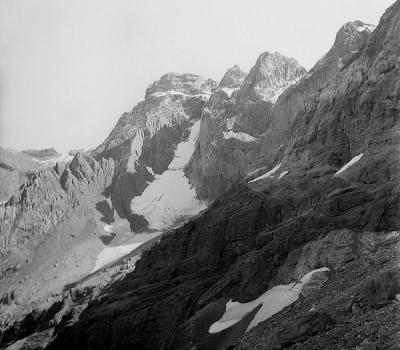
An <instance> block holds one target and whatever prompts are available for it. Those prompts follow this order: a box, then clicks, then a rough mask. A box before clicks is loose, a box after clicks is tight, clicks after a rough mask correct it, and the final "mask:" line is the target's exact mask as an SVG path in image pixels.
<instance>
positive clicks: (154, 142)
mask: <svg viewBox="0 0 400 350" xmlns="http://www.w3.org/2000/svg"><path fill="white" fill-rule="evenodd" d="M214 86H215V83H214V82H213V81H211V80H205V79H203V78H201V77H199V76H196V75H191V74H175V73H170V74H166V75H164V76H163V77H161V79H160V80H159V81H156V82H154V83H153V84H152V85H151V86H150V87H149V88H148V89H147V91H146V97H145V100H144V101H143V102H140V103H139V104H138V105H137V106H136V107H134V109H133V110H132V112H130V113H125V114H124V115H122V117H121V118H120V119H119V121H118V123H117V125H116V126H115V128H114V129H113V130H112V131H111V133H110V135H109V137H108V138H107V139H106V140H105V141H104V142H103V144H102V145H100V146H99V147H98V148H97V149H96V150H94V152H93V155H94V157H95V158H96V159H101V158H106V159H109V158H112V159H113V160H114V161H115V163H116V165H117V166H116V176H115V178H114V181H113V184H112V186H111V187H110V189H109V192H110V194H111V200H112V204H113V207H114V208H115V210H116V211H117V213H118V215H119V216H120V217H121V218H123V219H124V218H126V219H127V220H128V221H129V222H130V223H131V229H132V230H133V231H137V230H143V229H145V228H146V227H147V226H148V222H147V220H146V219H145V218H144V217H143V216H142V215H139V214H135V213H133V212H132V208H131V202H132V199H133V198H134V197H135V196H139V195H141V194H142V193H143V191H144V190H145V188H146V187H147V185H148V183H149V182H152V181H153V180H154V178H155V176H156V175H161V174H162V173H163V172H164V171H166V170H167V169H168V166H169V164H170V163H171V161H172V160H173V158H174V150H175V148H176V147H177V145H178V144H179V143H180V142H182V141H184V140H185V139H186V138H187V137H188V136H189V133H190V131H189V129H190V127H191V126H192V124H193V122H194V121H195V120H196V119H199V118H200V114H201V109H202V107H203V105H204V102H205V100H206V99H207V98H208V97H209V96H210V94H211V91H212V89H213V88H214Z"/></svg>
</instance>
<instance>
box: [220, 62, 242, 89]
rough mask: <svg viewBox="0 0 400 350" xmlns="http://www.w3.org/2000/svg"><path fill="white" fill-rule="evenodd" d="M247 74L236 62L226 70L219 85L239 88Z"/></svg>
mask: <svg viewBox="0 0 400 350" xmlns="http://www.w3.org/2000/svg"><path fill="white" fill-rule="evenodd" d="M245 76H246V73H245V72H243V71H242V70H241V69H240V67H239V66H238V65H237V64H235V65H234V66H233V67H231V68H229V69H228V70H227V71H226V73H225V75H224V76H223V78H222V79H221V81H220V83H219V86H220V87H226V88H237V87H239V86H240V85H242V83H243V80H244V77H245Z"/></svg>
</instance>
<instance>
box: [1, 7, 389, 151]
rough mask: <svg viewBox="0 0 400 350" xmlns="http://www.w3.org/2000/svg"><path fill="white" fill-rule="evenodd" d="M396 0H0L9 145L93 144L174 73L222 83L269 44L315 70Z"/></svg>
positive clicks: (4, 142) (4, 139)
mask: <svg viewBox="0 0 400 350" xmlns="http://www.w3.org/2000/svg"><path fill="white" fill-rule="evenodd" d="M393 2H394V0H335V1H332V0H303V1H299V0H247V1H243V0H240V1H239V0H238V1H236V0H201V1H200V0H197V1H196V0H152V1H151V0H143V1H142V0H107V1H106V0H62V1H61V0H0V146H2V147H7V148H15V149H26V148H44V147H55V148H56V149H58V150H60V151H63V152H64V151H67V150H69V149H77V148H93V147H95V146H97V145H98V144H99V143H101V142H102V141H103V140H104V139H105V138H106V137H107V136H108V134H109V132H110V131H111V129H112V127H113V126H114V125H115V123H116V121H117V120H118V118H119V116H120V115H121V114H122V113H123V112H125V111H130V110H131V109H132V108H133V106H134V105H135V104H136V103H137V102H139V101H140V100H142V99H143V98H144V93H145V89H146V87H147V86H148V85H149V84H150V83H151V82H152V81H154V80H157V79H158V78H159V77H160V76H161V75H163V74H164V73H167V72H171V71H173V72H187V73H195V74H200V75H203V76H205V77H210V78H213V79H215V80H220V79H221V77H222V76H223V74H224V72H225V71H226V69H227V68H229V67H231V66H232V65H234V64H239V65H240V66H241V67H242V69H243V70H245V71H248V70H249V69H250V68H251V66H252V65H253V64H254V63H255V61H256V59H257V56H258V55H259V54H260V53H261V52H264V51H271V52H273V51H279V52H281V53H282V54H284V55H288V56H292V57H294V58H296V59H297V60H298V61H299V62H300V64H302V65H303V66H304V67H306V68H307V69H309V68H311V67H312V65H313V64H314V63H315V62H316V61H317V60H318V59H319V58H320V57H321V56H322V55H323V54H324V53H325V52H326V51H327V50H328V49H329V48H330V47H331V45H332V44H333V41H334V38H335V34H336V32H337V30H338V29H339V28H340V27H341V26H342V25H343V24H344V23H345V22H347V21H351V20H356V19H360V20H362V21H364V22H367V23H371V24H377V23H378V21H379V18H380V16H381V15H382V14H383V12H384V11H385V9H386V8H387V7H388V6H390V5H391V4H392V3H393Z"/></svg>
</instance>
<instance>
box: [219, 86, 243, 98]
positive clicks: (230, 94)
mask: <svg viewBox="0 0 400 350" xmlns="http://www.w3.org/2000/svg"><path fill="white" fill-rule="evenodd" d="M238 89H239V88H236V89H232V88H228V87H223V88H221V90H222V91H223V92H225V93H226V94H227V95H228V97H229V98H231V97H232V94H233V93H234V92H235V91H236V90H238Z"/></svg>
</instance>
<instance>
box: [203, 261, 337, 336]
mask: <svg viewBox="0 0 400 350" xmlns="http://www.w3.org/2000/svg"><path fill="white" fill-rule="evenodd" d="M317 271H329V269H328V268H327V267H323V268H321V269H317V270H313V271H311V272H309V273H308V274H306V275H305V276H304V277H303V278H302V279H301V280H300V282H298V283H296V282H292V283H290V284H286V285H279V286H275V287H273V288H271V289H269V290H268V291H266V292H265V293H264V294H263V295H261V296H260V297H258V298H257V299H255V300H253V301H250V302H248V303H243V304H242V303H239V302H234V301H232V300H230V301H228V303H227V304H226V309H225V313H224V315H223V316H222V317H221V318H220V319H219V320H218V321H217V322H215V323H213V324H212V325H211V326H210V328H209V333H218V332H221V331H223V330H224V329H226V328H229V327H231V326H233V325H234V324H236V323H237V322H239V321H240V320H241V319H242V318H243V317H244V316H246V314H248V313H249V312H251V311H252V310H254V309H255V308H256V307H257V306H258V305H260V304H261V305H262V307H261V309H260V310H259V311H258V312H257V314H256V315H255V316H254V318H253V320H252V321H251V322H250V324H249V326H248V327H247V331H249V330H250V329H252V328H253V327H255V326H257V325H258V324H259V323H260V322H262V321H265V320H266V319H268V318H270V317H271V316H273V315H274V314H276V313H277V312H279V311H281V310H282V309H284V308H285V307H286V306H288V305H290V304H292V303H294V302H295V301H296V300H297V299H298V298H299V296H300V292H301V289H302V288H303V286H304V285H305V284H307V283H308V282H309V281H310V279H311V277H312V275H313V274H314V273H315V272H317Z"/></svg>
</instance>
